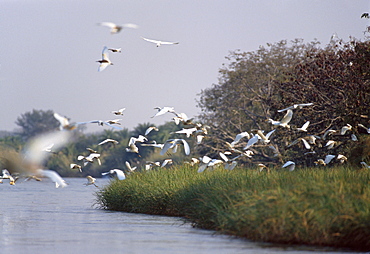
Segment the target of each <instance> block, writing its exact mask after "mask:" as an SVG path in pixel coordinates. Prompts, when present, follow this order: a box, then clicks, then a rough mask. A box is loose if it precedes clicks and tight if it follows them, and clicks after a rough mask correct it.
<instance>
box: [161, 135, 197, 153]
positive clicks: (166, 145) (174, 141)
mask: <svg viewBox="0 0 370 254" xmlns="http://www.w3.org/2000/svg"><path fill="white" fill-rule="evenodd" d="M181 143H182V144H183V146H184V152H185V154H186V155H189V154H190V146H189V144H188V142H186V140H185V139H181V138H176V139H168V140H167V141H166V142H165V143H164V145H163V148H162V150H161V152H160V155H164V154H165V153H166V152H167V151H168V149H170V148H172V149H173V150H172V151H173V152H174V153H176V151H177V146H178V145H179V144H181Z"/></svg>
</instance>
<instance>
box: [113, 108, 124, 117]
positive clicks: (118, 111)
mask: <svg viewBox="0 0 370 254" xmlns="http://www.w3.org/2000/svg"><path fill="white" fill-rule="evenodd" d="M125 110H126V108H120V109H119V110H114V111H112V113H113V114H115V115H118V116H122V115H123V111H125Z"/></svg>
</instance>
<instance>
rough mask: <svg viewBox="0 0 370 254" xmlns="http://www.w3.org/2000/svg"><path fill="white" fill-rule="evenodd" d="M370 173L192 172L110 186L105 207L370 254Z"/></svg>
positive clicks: (166, 172)
mask: <svg viewBox="0 0 370 254" xmlns="http://www.w3.org/2000/svg"><path fill="white" fill-rule="evenodd" d="M369 183H370V172H369V171H365V170H361V171H354V170H351V169H350V168H346V167H341V168H331V169H325V170H323V169H316V168H315V169H309V168H307V169H301V170H296V171H293V172H287V171H272V172H271V173H270V174H267V173H266V172H261V173H260V172H258V171H255V170H248V169H240V168H239V169H235V170H233V171H226V170H222V169H218V170H214V171H205V172H203V173H201V174H199V173H197V172H196V168H192V167H189V166H182V167H173V168H169V169H161V170H152V171H148V172H143V173H136V174H132V175H130V176H129V177H128V178H127V179H126V180H124V181H112V182H111V183H110V184H109V185H108V186H107V187H106V188H104V189H102V190H101V191H100V192H98V193H97V198H98V203H99V205H100V206H101V207H102V208H105V209H111V210H118V211H126V212H136V213H146V214H160V215H170V216H182V217H185V218H187V219H189V220H190V221H191V222H192V223H193V224H194V225H195V226H197V227H202V228H207V229H214V230H219V231H221V232H223V233H227V234H231V235H235V236H240V237H245V238H248V239H253V240H259V241H261V240H262V241H268V242H278V243H294V244H312V245H321V246H335V247H349V248H353V249H357V250H366V251H369V250H370V188H369Z"/></svg>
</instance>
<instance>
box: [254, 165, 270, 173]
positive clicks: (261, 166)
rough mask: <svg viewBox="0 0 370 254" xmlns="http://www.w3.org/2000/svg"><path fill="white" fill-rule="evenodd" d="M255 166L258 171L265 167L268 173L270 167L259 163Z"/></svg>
mask: <svg viewBox="0 0 370 254" xmlns="http://www.w3.org/2000/svg"><path fill="white" fill-rule="evenodd" d="M257 166H258V171H259V172H262V171H263V170H264V169H266V171H267V172H268V173H269V172H270V169H269V168H268V167H267V166H266V165H265V164H262V163H259V164H258V165H257Z"/></svg>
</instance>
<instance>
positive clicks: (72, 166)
mask: <svg viewBox="0 0 370 254" xmlns="http://www.w3.org/2000/svg"><path fill="white" fill-rule="evenodd" d="M69 167H70V168H71V169H78V170H79V171H80V172H82V169H81V168H82V167H81V166H80V165H78V164H76V163H71V164H70V165H69Z"/></svg>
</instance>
